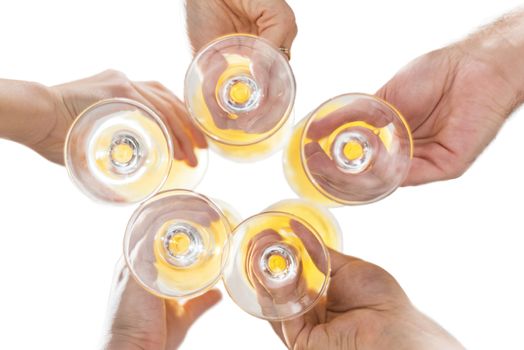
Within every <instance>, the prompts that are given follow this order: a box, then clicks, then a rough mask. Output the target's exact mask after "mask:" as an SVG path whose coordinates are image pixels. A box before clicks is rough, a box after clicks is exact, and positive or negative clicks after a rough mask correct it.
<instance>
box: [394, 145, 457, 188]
mask: <svg viewBox="0 0 524 350" xmlns="http://www.w3.org/2000/svg"><path fill="white" fill-rule="evenodd" d="M413 152H414V154H413V159H412V160H411V166H410V169H409V172H408V175H407V177H406V179H405V180H404V183H403V184H402V186H416V185H421V184H425V183H428V182H433V181H438V180H447V179H452V178H455V177H458V176H459V175H460V174H462V173H463V170H465V167H464V168H460V166H459V164H460V163H461V162H460V161H457V160H455V161H453V160H452V159H453V157H454V155H453V154H451V153H450V152H449V151H448V150H447V149H446V148H444V147H442V146H440V145H439V144H438V143H433V142H431V143H422V142H417V141H415V147H414V149H413ZM440 164H451V165H452V166H453V167H454V168H452V169H446V168H442V167H440V166H439V165H440Z"/></svg>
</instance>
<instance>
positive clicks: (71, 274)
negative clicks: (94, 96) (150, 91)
mask: <svg viewBox="0 0 524 350" xmlns="http://www.w3.org/2000/svg"><path fill="white" fill-rule="evenodd" d="M518 3H519V1H516V0H514V1H513V0H504V1H503V0H497V1H478V0H461V1H456V0H440V1H407V0H397V1H386V0H380V1H378V0H376V1H357V0H353V1H346V0H344V1H342V0H339V1H299V0H294V1H291V6H292V7H293V8H294V10H295V13H296V17H297V21H298V25H299V36H298V38H297V39H296V41H295V45H294V47H293V60H292V66H293V68H294V71H295V74H296V79H297V84H298V95H297V100H296V118H297V119H299V118H301V117H302V116H304V115H305V114H306V113H307V112H308V111H310V110H311V109H313V108H314V107H315V106H317V105H318V104H320V103H321V102H322V101H324V100H326V99H327V98H329V97H331V96H334V95H338V94H340V93H343V92H351V91H362V92H374V91H375V90H376V89H377V88H379V87H380V86H381V85H382V84H383V83H385V82H386V81H387V80H388V79H389V78H390V76H392V75H393V74H394V72H395V71H396V70H398V69H399V68H400V67H401V66H403V65H404V64H405V63H407V62H408V61H409V60H410V59H412V58H414V57H416V56H418V55H420V54H422V53H424V52H426V51H429V50H432V49H435V48H438V47H441V46H443V45H445V44H447V43H450V42H452V41H454V40H457V39H460V38H461V37H463V36H464V35H466V34H467V33H468V32H470V31H472V30H474V29H475V28H476V27H478V26H479V25H481V24H484V23H487V22H489V21H491V20H492V19H494V18H495V17H497V16H498V15H500V14H502V13H504V12H505V11H507V10H509V9H511V8H513V7H515V6H517V5H518ZM183 18H184V17H183V7H182V5H181V3H180V2H178V1H176V0H170V1H167V0H166V1H129V0H128V1H108V0H90V1H66V0H46V1H40V0H17V1H7V0H1V2H0V33H1V34H0V36H1V49H0V50H1V51H0V77H2V78H12V79H20V80H33V81H38V82H41V83H44V84H47V85H53V84H57V83H61V82H66V81H70V80H74V79H78V78H82V77H86V76H89V75H92V74H95V73H98V72H100V71H102V70H105V69H107V68H115V69H118V70H121V71H123V72H125V73H126V74H127V75H128V76H129V77H130V78H132V79H134V80H159V81H161V82H162V83H164V84H165V85H166V86H168V87H169V88H171V89H172V90H173V91H174V92H175V93H176V94H177V95H179V96H180V95H182V92H183V90H182V88H183V77H184V72H185V69H186V67H187V66H188V64H189V62H190V59H191V54H190V52H189V46H188V43H187V39H186V36H185V31H184V19H183ZM523 128H524V113H523V111H522V110H521V111H520V112H519V113H515V115H514V116H513V117H512V118H511V119H510V120H509V121H508V122H507V124H506V125H505V127H504V128H503V130H502V131H501V132H500V134H499V135H498V137H497V139H496V140H494V142H493V143H492V145H491V146H490V147H489V148H488V149H487V150H486V151H485V152H484V154H483V155H482V156H481V157H480V158H479V159H478V161H477V162H476V164H475V165H474V166H473V167H472V168H471V169H470V170H469V171H468V172H467V173H466V174H465V175H464V176H462V177H461V178H460V179H458V180H453V181H448V182H441V183H435V184H430V185H425V186H420V187H416V188H403V189H400V190H398V191H397V192H396V193H394V194H393V195H392V196H390V197H389V198H387V199H385V200H383V201H381V202H379V203H375V204H371V205H366V206H361V207H346V208H341V209H336V210H334V212H335V215H336V216H337V218H338V219H339V220H340V223H341V225H342V227H343V229H344V231H345V237H344V238H345V247H344V248H345V252H346V253H348V254H352V255H355V256H358V257H361V258H364V259H366V260H369V261H372V262H375V263H377V264H379V265H381V266H383V267H384V268H386V269H387V270H389V271H390V272H391V273H392V274H393V275H394V276H395V277H396V278H397V279H398V280H399V282H400V283H401V285H402V286H403V287H404V289H405V290H406V292H407V293H408V295H409V296H410V297H411V299H412V301H413V302H414V304H415V305H417V307H419V308H420V309H421V310H423V311H424V312H425V313H427V314H428V315H430V316H431V317H433V318H434V319H435V320H437V321H438V322H439V323H440V324H442V325H443V326H444V327H445V328H446V329H448V330H449V331H450V332H452V333H453V334H454V335H455V336H457V337H458V338H459V339H460V340H461V341H462V342H463V343H464V344H465V345H466V347H468V348H471V349H507V350H509V349H523V348H524V338H523V337H522V326H523V325H524V317H523V315H524V297H523V296H524V281H523V276H524V273H523V270H524V254H523V248H524V247H523V244H522V243H523V238H522V237H523V235H524V228H523V226H524V225H523V222H522V218H523V216H524V206H523V204H522V198H523V197H524V185H523V184H522V180H523V176H524V175H523V171H524V165H523V163H522V153H521V150H522V147H521V141H522V132H521V130H522V129H523ZM0 155H1V161H0V164H1V165H0V348H2V349H37V348H39V349H75V350H82V349H95V348H96V347H97V346H98V343H99V336H100V332H101V330H102V324H103V320H104V314H105V310H106V306H107V305H106V303H107V296H108V292H109V287H110V282H111V277H112V273H113V267H114V264H115V262H116V261H117V259H118V257H119V255H120V254H121V242H122V235H123V231H124V228H125V225H126V222H127V219H128V217H129V215H130V213H131V212H132V210H133V208H114V207H110V206H104V205H100V204H96V203H92V202H91V201H90V200H88V199H87V198H85V197H83V196H82V195H81V194H80V193H79V191H77V189H76V188H74V187H73V185H72V183H71V182H70V181H69V179H68V177H67V173H66V171H65V169H64V168H62V167H59V166H56V165H52V164H50V163H48V162H47V161H45V160H44V159H42V158H40V157H39V156H38V155H37V154H35V153H33V152H32V151H30V150H29V149H26V148H24V147H22V146H20V145H17V144H14V143H11V142H7V141H0ZM280 161H281V154H280V153H278V154H276V155H275V156H273V157H271V158H269V159H267V160H264V161H261V162H258V163H253V164H236V163H233V162H230V161H227V160H224V159H222V158H220V157H219V156H218V155H216V154H212V157H211V160H210V165H209V169H208V173H207V176H206V178H205V180H204V181H203V183H202V184H201V185H200V186H199V187H198V191H200V192H202V193H205V194H207V195H209V196H212V197H216V198H222V199H224V200H226V201H228V202H230V203H231V204H232V205H234V206H236V207H237V208H238V209H239V210H240V212H241V213H242V214H243V215H251V214H254V213H256V212H258V211H260V210H261V209H263V208H264V207H266V206H268V205H270V204H271V203H272V202H274V201H277V200H279V199H282V198H286V197H294V194H293V193H292V191H291V190H290V189H289V187H288V186H287V184H286V182H285V180H284V177H283V174H282V170H281V165H280ZM182 348H183V349H207V348H218V349H222V348H228V349H245V348H250V349H278V348H283V347H282V345H281V344H280V342H279V340H278V338H277V337H276V336H274V335H273V334H272V331H271V329H270V327H269V326H268V325H267V324H265V322H263V321H260V320H257V319H254V318H251V317H249V316H248V315H247V314H244V313H243V312H242V311H241V310H240V309H238V308H237V307H236V306H235V305H234V304H233V303H232V302H231V301H230V300H228V298H227V297H225V298H224V301H223V302H221V303H220V305H219V306H218V307H215V308H214V309H212V310H211V311H210V312H209V313H208V314H206V315H205V316H204V317H203V318H202V319H201V320H200V321H198V322H197V324H196V325H195V326H194V327H193V328H192V329H191V331H190V333H189V335H188V337H187V339H186V341H185V343H184V344H183V346H182Z"/></svg>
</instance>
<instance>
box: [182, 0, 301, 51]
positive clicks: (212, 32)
mask: <svg viewBox="0 0 524 350" xmlns="http://www.w3.org/2000/svg"><path fill="white" fill-rule="evenodd" d="M186 12H187V17H186V20H187V33H188V36H189V40H190V42H191V46H192V48H193V52H196V51H198V50H200V49H201V48H202V47H203V46H205V45H206V44H207V43H209V42H210V41H212V40H214V39H216V38H217V37H220V36H223V35H226V34H231V33H246V34H254V35H258V36H260V37H262V38H264V39H266V40H268V41H269V42H271V43H272V44H273V45H274V46H275V47H283V48H286V49H291V45H292V44H293V40H295V37H296V35H297V25H296V22H295V15H294V13H293V10H292V9H291V8H290V7H289V5H288V4H287V3H286V2H285V1H284V0H187V1H186Z"/></svg>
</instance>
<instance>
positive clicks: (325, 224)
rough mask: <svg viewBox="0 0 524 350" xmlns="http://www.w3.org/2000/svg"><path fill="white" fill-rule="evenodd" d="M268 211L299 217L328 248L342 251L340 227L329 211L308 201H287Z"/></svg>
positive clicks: (271, 207) (274, 205)
mask: <svg viewBox="0 0 524 350" xmlns="http://www.w3.org/2000/svg"><path fill="white" fill-rule="evenodd" d="M266 211H279V212H284V213H289V214H292V215H295V216H297V217H298V218H300V219H302V220H303V221H304V222H307V223H308V224H309V225H310V226H311V227H312V228H313V229H315V231H316V232H317V233H318V234H319V236H320V238H322V241H323V242H324V244H325V245H326V246H327V247H329V248H331V249H334V250H338V251H342V233H341V230H340V227H339V225H338V223H337V221H336V219H335V217H334V216H333V215H332V214H331V213H330V212H329V211H328V210H327V209H325V208H322V207H320V206H318V205H316V204H314V203H311V202H310V201H306V200H301V199H286V200H283V201H280V202H278V203H275V204H273V205H272V206H270V207H269V208H267V209H266Z"/></svg>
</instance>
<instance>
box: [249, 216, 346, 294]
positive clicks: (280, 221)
mask: <svg viewBox="0 0 524 350" xmlns="http://www.w3.org/2000/svg"><path fill="white" fill-rule="evenodd" d="M254 220H255V222H251V224H250V225H247V227H245V230H246V231H245V233H244V234H245V238H244V241H243V242H244V245H243V246H242V250H241V252H240V254H242V261H243V262H244V264H245V268H244V270H243V274H244V279H245V281H246V282H247V284H248V285H249V286H250V288H252V289H254V290H255V293H258V292H260V291H258V292H256V290H257V283H255V282H254V280H253V275H252V273H251V272H252V271H254V270H260V267H259V264H260V261H257V260H256V259H254V256H255V255H253V250H254V249H255V248H254V246H255V245H256V244H257V242H260V240H261V239H263V238H262V237H263V236H261V233H263V232H268V230H271V232H273V236H272V239H273V240H274V241H273V243H272V244H277V245H283V246H287V247H291V249H292V250H293V251H294V252H295V255H294V256H295V258H296V260H297V261H296V264H297V265H300V266H301V268H300V270H298V272H300V273H301V275H300V283H301V284H302V285H301V288H305V289H306V290H308V291H310V292H311V293H312V294H320V293H321V292H322V288H323V287H324V286H325V282H326V279H327V278H329V277H328V276H327V274H328V273H329V272H328V271H327V270H326V269H325V268H326V266H327V265H325V263H326V261H325V260H324V261H322V262H321V263H322V264H323V265H321V266H318V265H317V263H319V261H318V260H317V261H315V260H313V257H312V255H310V253H309V251H308V249H307V247H306V246H305V245H304V244H303V242H302V240H301V239H300V238H299V237H298V236H297V235H296V234H295V233H294V231H293V227H292V224H291V223H292V220H293V216H289V215H287V214H286V213H267V214H261V215H260V216H258V217H255V218H254ZM275 234H276V235H277V236H278V237H277V236H274V235H275ZM326 239H331V238H328V237H326ZM332 243H333V244H337V243H336V242H332ZM315 248H316V249H319V248H320V245H318V246H316V247H315ZM317 259H318V258H317ZM289 268H290V265H289V264H288V263H287V261H286V259H285V258H284V257H282V256H281V255H279V254H274V255H271V256H269V258H268V270H269V271H271V272H272V273H275V274H278V273H281V272H283V271H285V270H287V269H289Z"/></svg>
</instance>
